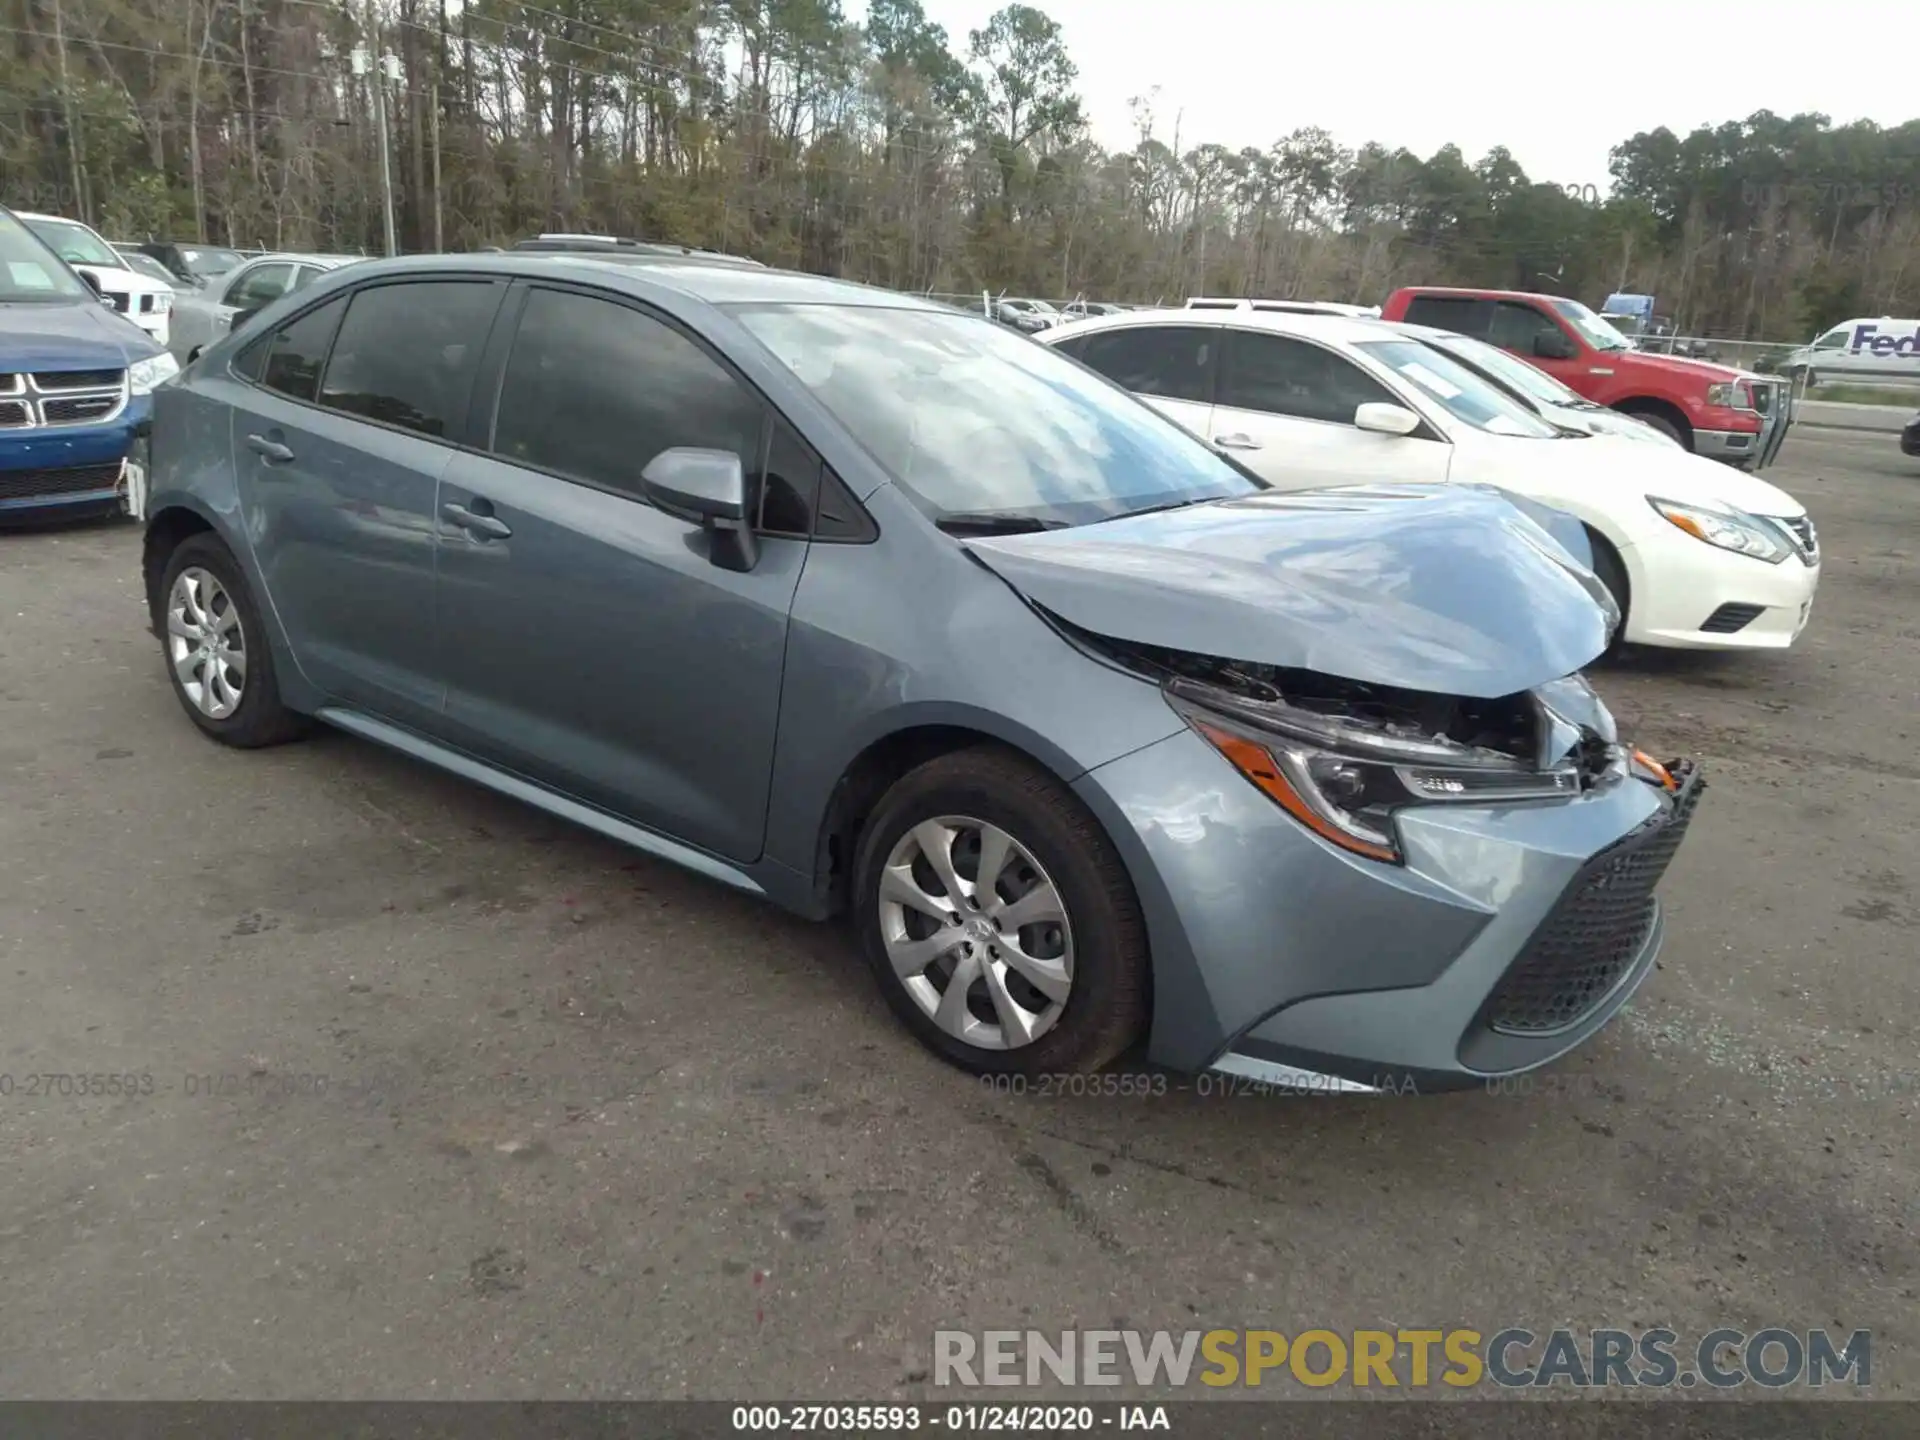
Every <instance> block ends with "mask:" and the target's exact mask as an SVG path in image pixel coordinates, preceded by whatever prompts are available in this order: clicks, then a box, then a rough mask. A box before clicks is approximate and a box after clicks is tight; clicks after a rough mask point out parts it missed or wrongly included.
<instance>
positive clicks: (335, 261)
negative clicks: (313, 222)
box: [208, 245, 367, 269]
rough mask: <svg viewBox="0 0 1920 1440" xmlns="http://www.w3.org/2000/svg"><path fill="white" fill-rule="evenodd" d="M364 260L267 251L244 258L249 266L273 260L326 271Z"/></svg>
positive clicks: (290, 251)
mask: <svg viewBox="0 0 1920 1440" xmlns="http://www.w3.org/2000/svg"><path fill="white" fill-rule="evenodd" d="M208 248H209V249H213V250H224V249H230V248H231V247H230V246H224V245H213V246H209V247H208ZM366 258H367V257H366V256H364V255H315V254H309V253H308V252H306V251H304V250H269V251H267V252H266V253H265V254H264V255H248V256H246V257H245V259H246V263H247V264H249V265H255V264H258V263H259V262H260V261H262V260H274V261H278V262H279V263H281V264H283V265H284V264H289V263H290V264H294V265H320V266H323V267H326V268H328V269H331V268H332V267H334V266H336V265H345V264H348V263H349V262H352V261H359V260H364V259H366Z"/></svg>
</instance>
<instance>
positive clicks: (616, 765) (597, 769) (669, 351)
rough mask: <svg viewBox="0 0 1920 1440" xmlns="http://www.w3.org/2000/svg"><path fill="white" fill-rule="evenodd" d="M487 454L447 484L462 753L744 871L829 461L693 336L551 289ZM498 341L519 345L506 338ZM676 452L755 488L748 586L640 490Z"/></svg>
mask: <svg viewBox="0 0 1920 1440" xmlns="http://www.w3.org/2000/svg"><path fill="white" fill-rule="evenodd" d="M519 293H520V294H523V295H524V297H525V298H524V301H523V302H521V301H516V302H515V303H516V304H521V305H523V308H522V310H521V313H520V315H519V317H518V319H517V323H516V324H515V328H514V329H513V331H512V334H511V339H510V342H509V343H508V344H507V348H506V350H505V352H504V354H502V353H501V351H500V350H499V349H498V348H496V351H495V354H494V356H493V358H492V359H491V360H490V370H491V369H492V367H493V366H495V365H497V366H498V367H499V375H500V378H499V382H498V387H497V393H498V396H499V400H498V408H497V414H495V415H494V416H493V417H492V418H491V423H490V425H488V426H486V428H487V429H488V430H489V432H490V441H489V443H488V446H487V448H488V450H489V451H490V453H489V454H484V455H479V454H470V453H462V454H460V455H459V456H457V457H456V458H455V460H454V462H453V464H452V466H451V467H450V468H449V470H448V472H447V475H446V479H445V482H444V483H443V485H442V487H441V505H440V510H441V524H440V547H441V548H440V587H439V597H438V610H439V624H440V634H441V637H442V650H441V659H440V668H441V671H442V673H444V674H445V675H446V677H447V680H448V692H447V703H446V721H447V724H448V727H449V733H450V734H452V736H453V737H454V743H456V744H459V745H461V746H462V747H463V748H466V749H468V750H470V751H472V752H473V753H476V754H478V755H481V756H483V757H484V758H486V759H488V760H490V761H491V762H493V763H494V764H496V765H499V766H502V767H504V768H506V769H509V770H512V771H515V772H517V773H519V774H521V775H525V776H528V777H530V778H532V779H535V780H539V781H541V782H543V783H544V784H546V785H548V786H550V787H552V788H554V789H557V790H560V791H563V792H565V793H567V794H569V795H572V796H574V797H575V798H577V799H580V800H584V801H586V802H587V803H589V804H591V805H595V806H598V807H599V808H601V809H604V810H607V811H610V812H612V813H614V814H617V815H622V816H625V817H627V818H629V819H631V820H634V821H637V822H638V823H640V824H642V825H646V826H648V827H649V828H651V829H654V830H657V831H660V832H662V833H664V834H667V835H670V836H673V837H674V838H676V839H678V840H681V841H683V842H685V843H687V844H690V845H694V846H698V847H699V848H701V849H703V850H706V851H708V852H710V853H713V854H718V855H722V856H725V857H726V858H728V859H730V860H735V861H741V862H747V861H752V860H754V859H756V858H758V856H759V854H760V850H761V846H762V842H763V839H764V836H765V831H766V811H767V794H768V786H769V784H770V782H771V777H772V771H773V745H774V731H775V723H776V721H777V719H778V715H779V707H780V685H781V677H782V674H783V671H784V665H785V656H786V640H787V618H788V613H789V611H790V610H791V609H792V605H793V595H794V589H795V587H796V585H797V584H798V583H799V579H800V571H801V568H802V566H803V565H804V564H805V562H806V556H807V548H808V543H809V542H808V538H807V537H808V534H809V531H810V529H811V519H812V511H813V507H814V503H815V496H816V492H817V490H818V487H819V485H820V483H821V476H822V473H823V472H822V465H821V461H820V459H819V457H818V456H817V455H815V454H814V453H813V452H812V451H811V450H810V449H809V448H808V447H807V446H806V445H805V444H803V443H802V442H801V440H800V438H799V436H798V435H797V434H795V433H794V432H793V431H792V430H791V429H790V428H789V427H788V426H787V425H786V424H785V423H784V422H783V421H781V420H780V419H779V417H778V416H776V415H775V414H774V413H773V412H772V411H771V409H770V407H768V406H767V405H766V403H765V402H764V401H763V400H762V399H761V398H760V397H759V396H758V395H757V394H756V393H754V392H753V391H752V390H750V389H749V388H748V387H747V386H746V385H745V384H744V383H743V382H742V381H741V380H740V379H739V378H738V377H736V376H735V375H734V374H733V373H732V371H731V370H729V369H728V368H727V367H726V366H725V365H724V364H722V363H721V362H720V360H719V359H718V358H717V357H716V356H715V355H714V354H713V353H712V352H711V351H710V350H709V349H708V348H707V347H706V346H705V345H704V344H703V343H701V342H700V341H699V340H697V339H696V338H694V337H693V336H691V335H690V334H688V333H687V332H685V331H684V330H682V329H681V328H679V327H678V326H677V325H676V324H674V323H672V322H670V321H669V320H667V319H666V318H665V317H664V316H661V315H658V314H655V313H653V312H651V311H649V310H647V309H645V308H643V307H641V306H639V305H637V304H634V303H631V302H630V301H628V300H626V299H625V298H622V297H615V296H610V295H605V294H602V293H600V292H597V291H591V290H581V289H575V288H568V287H560V286H552V287H550V286H546V285H537V286H530V287H526V288H525V289H524V290H522V291H521V292H519ZM502 340H503V341H505V340H506V336H504V335H503V337H502ZM674 446H699V447H702V448H716V449H725V450H732V451H734V452H735V453H737V454H738V455H739V456H740V458H741V463H742V465H743V466H744V468H745V470H746V472H747V474H748V476H749V477H758V480H759V485H760V489H759V495H760V506H759V514H760V521H761V523H760V527H759V529H760V533H761V537H762V538H761V541H760V553H759V559H758V562H757V563H756V564H755V565H754V567H753V569H751V570H750V571H747V572H745V573H741V572H738V571H734V570H729V569H724V568H722V567H720V566H718V565H716V564H714V563H713V561H712V559H711V558H710V556H709V546H708V536H707V534H706V533H705V532H704V531H703V530H702V529H701V528H700V527H699V526H697V525H695V524H692V523H690V522H688V521H685V520H681V519H678V518H676V517H674V516H672V515H668V514H666V513H664V512H663V511H660V510H657V509H655V508H654V507H653V506H652V505H650V504H649V503H648V502H647V501H645V500H644V499H642V498H641V495H640V489H639V481H640V473H641V471H642V470H643V469H644V468H645V467H646V465H647V462H648V461H649V460H651V459H652V458H653V456H655V455H657V454H658V453H659V452H660V451H662V450H666V449H669V448H672V447H674Z"/></svg>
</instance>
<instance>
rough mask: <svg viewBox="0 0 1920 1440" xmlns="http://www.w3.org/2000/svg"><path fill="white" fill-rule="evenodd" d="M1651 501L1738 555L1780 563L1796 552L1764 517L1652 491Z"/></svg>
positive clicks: (1664, 514) (1670, 518) (1677, 522)
mask: <svg viewBox="0 0 1920 1440" xmlns="http://www.w3.org/2000/svg"><path fill="white" fill-rule="evenodd" d="M1647 503H1648V504H1649V505H1651V506H1653V508H1654V509H1655V510H1656V511H1657V512H1659V514H1660V516H1661V518H1663V519H1665V520H1666V521H1667V522H1668V523H1670V524H1672V525H1674V526H1677V527H1678V528H1679V529H1681V530H1684V531H1686V532H1687V534H1689V535H1691V536H1693V538H1694V539H1696V540H1704V541H1706V542H1707V544H1709V545H1716V546H1718V547H1719V548H1720V549H1722V550H1731V551H1733V552H1734V553H1735V554H1736V555H1751V556H1752V557H1753V558H1754V559H1756V560H1764V561H1766V562H1767V563H1768V564H1769V565H1778V564H1779V563H1780V562H1781V561H1782V560H1784V559H1786V558H1787V556H1789V555H1791V554H1792V553H1793V547H1792V546H1790V545H1789V544H1788V543H1787V542H1786V540H1785V538H1784V537H1783V536H1782V535H1781V534H1780V533H1779V532H1778V531H1777V530H1775V529H1774V528H1773V527H1772V526H1771V525H1768V524H1767V523H1766V522H1765V521H1763V520H1757V519H1755V518H1754V517H1753V516H1751V515H1743V514H1740V513H1738V512H1736V511H1732V510H1708V509H1706V508H1704V507H1702V506H1699V505H1682V504H1681V503H1680V502H1679V501H1678V500H1662V499H1660V498H1659V497H1658V496H1657V495H1649V496H1648V497H1647Z"/></svg>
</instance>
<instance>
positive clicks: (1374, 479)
mask: <svg viewBox="0 0 1920 1440" xmlns="http://www.w3.org/2000/svg"><path fill="white" fill-rule="evenodd" d="M1224 333H1225V335H1226V351H1225V354H1224V355H1222V357H1221V361H1220V383H1219V386H1218V388H1217V390H1216V391H1215V400H1216V403H1215V405H1214V407H1213V420H1212V431H1211V433H1210V434H1209V436H1208V438H1209V439H1210V440H1211V441H1212V442H1213V445H1214V447H1215V448H1216V449H1218V450H1220V451H1222V452H1223V453H1225V454H1228V455H1231V456H1233V457H1234V458H1235V459H1236V460H1238V461H1240V463H1241V464H1243V465H1245V466H1247V467H1248V468H1249V469H1251V470H1252V471H1254V473H1256V474H1257V475H1259V476H1260V478H1261V479H1263V480H1265V481H1266V482H1267V483H1268V484H1269V485H1273V486H1276V487H1277V488H1279V489H1282V490H1311V489H1315V488H1318V487H1320V486H1324V485H1363V484H1370V483H1378V482H1406V481H1420V482H1427V483H1432V484H1438V483H1440V482H1442V481H1444V480H1445V479H1446V478H1447V469H1448V465H1449V463H1450V461H1451V452H1452V447H1451V446H1449V445H1447V444H1446V442H1444V441H1442V440H1438V439H1430V438H1427V437H1426V436H1425V435H1424V434H1416V435H1380V434H1375V433H1373V432H1371V431H1367V430H1361V429H1359V428H1358V427H1357V426H1355V425H1354V423H1353V417H1354V412H1355V411H1357V410H1358V409H1359V408H1360V407H1361V406H1362V405H1367V404H1385V405H1399V404H1401V403H1402V402H1401V401H1400V400H1399V399H1398V397H1396V396H1395V395H1394V394H1393V393H1392V392H1390V391H1389V390H1388V389H1387V388H1386V387H1385V386H1383V385H1382V384H1381V383H1380V382H1379V381H1378V380H1375V379H1374V378H1373V377H1372V376H1371V375H1368V374H1367V373H1366V372H1365V371H1364V370H1362V369H1361V368H1360V367H1359V366H1358V365H1355V364H1354V363H1353V362H1352V361H1351V360H1348V359H1347V358H1345V357H1344V356H1342V355H1339V354H1337V353H1335V352H1334V351H1333V350H1331V349H1329V348H1327V347H1326V346H1323V345H1318V344H1315V343H1313V342H1312V341H1308V340H1302V339H1299V338H1297V337H1295V336H1291V335H1277V334H1273V333H1271V332H1268V331H1259V330H1231V329H1230V330H1227V331H1226V332H1224Z"/></svg>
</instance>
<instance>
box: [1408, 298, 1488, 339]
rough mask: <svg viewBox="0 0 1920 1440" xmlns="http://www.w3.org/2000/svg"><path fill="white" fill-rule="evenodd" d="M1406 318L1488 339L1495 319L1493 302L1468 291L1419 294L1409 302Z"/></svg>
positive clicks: (1413, 323) (1439, 328) (1438, 328)
mask: <svg viewBox="0 0 1920 1440" xmlns="http://www.w3.org/2000/svg"><path fill="white" fill-rule="evenodd" d="M1404 318H1405V319H1406V322H1407V323H1408V324H1409V325H1431V326H1433V328H1434V329H1436V330H1453V331H1457V332H1458V333H1460V334H1462V335H1474V336H1478V337H1479V338H1480V339H1483V340H1484V339H1485V338H1486V336H1487V327H1488V325H1489V324H1490V323H1491V321H1492V319H1493V306H1492V305H1491V304H1490V303H1489V302H1487V301H1485V300H1475V299H1473V298H1472V297H1471V296H1467V295H1416V296H1414V297H1413V299H1412V300H1410V301H1408V302H1407V313H1406V316H1405V317H1404Z"/></svg>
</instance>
